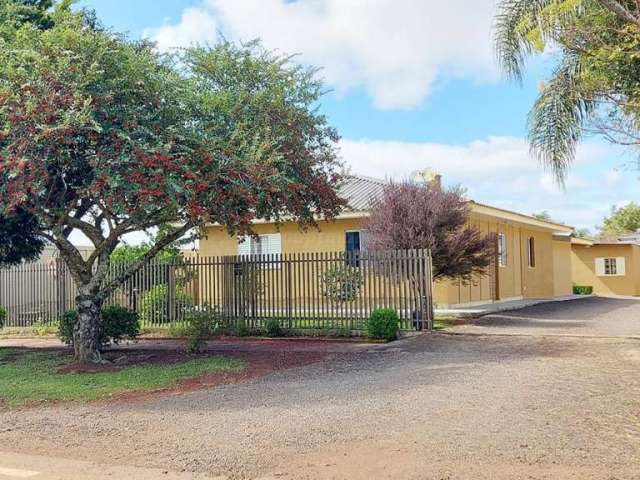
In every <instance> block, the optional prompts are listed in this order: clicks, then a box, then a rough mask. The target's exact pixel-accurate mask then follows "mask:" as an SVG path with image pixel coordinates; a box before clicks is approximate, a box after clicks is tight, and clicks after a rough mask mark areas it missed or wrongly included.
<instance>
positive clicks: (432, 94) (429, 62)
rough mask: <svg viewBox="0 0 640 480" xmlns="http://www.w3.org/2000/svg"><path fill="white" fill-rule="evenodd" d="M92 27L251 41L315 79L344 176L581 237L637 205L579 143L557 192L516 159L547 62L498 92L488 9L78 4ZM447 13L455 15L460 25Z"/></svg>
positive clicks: (633, 181) (486, 1) (617, 157)
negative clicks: (616, 208) (475, 205)
mask: <svg viewBox="0 0 640 480" xmlns="http://www.w3.org/2000/svg"><path fill="white" fill-rule="evenodd" d="M79 5H80V6H86V7H90V8H94V9H95V10H96V11H97V13H98V16H99V17H100V18H101V20H102V21H103V22H104V23H105V24H106V25H109V26H111V27H113V28H114V29H116V30H119V31H126V32H129V34H130V35H131V36H132V37H135V38H139V37H143V36H144V37H148V38H152V39H154V40H156V41H157V42H158V46H159V48H160V49H169V48H172V47H176V46H185V45H189V44H192V43H209V44H213V43H215V41H216V39H217V38H218V34H219V33H223V34H224V35H225V36H226V37H227V38H229V39H234V40H249V39H253V38H261V39H262V40H263V43H264V44H265V45H266V46H267V47H269V48H273V49H278V50H280V51H282V52H286V53H297V54H299V57H298V59H299V61H301V62H303V63H307V64H311V65H316V66H318V67H321V68H322V71H321V75H322V76H323V77H324V78H325V81H326V83H327V86H328V87H329V88H330V89H331V90H332V91H331V93H329V94H328V95H327V96H326V97H325V98H324V100H323V103H322V106H321V109H322V111H323V112H324V113H325V114H326V115H327V116H328V118H329V121H330V123H331V124H332V125H334V126H335V127H337V128H338V130H339V132H340V134H341V136H342V137H343V140H342V144H341V151H342V157H343V160H344V161H345V163H346V164H347V165H348V166H349V167H350V169H351V170H352V171H353V172H354V173H361V174H366V175H370V176H378V177H394V178H402V177H406V176H409V175H410V174H411V173H412V172H414V171H416V170H420V169H425V168H431V169H434V170H437V171H439V172H440V173H442V174H443V176H444V179H445V182H446V183H448V184H458V183H461V184H462V185H464V186H465V187H466V188H467V189H468V195H469V196H470V197H471V198H473V199H474V200H477V201H480V202H484V203H489V204H492V205H495V206H499V207H503V208H509V209H513V210H517V211H521V212H523V213H532V212H539V211H542V210H547V211H549V212H550V213H551V214H552V216H553V217H554V218H556V219H557V220H559V221H563V222H566V223H569V224H571V225H574V226H576V227H588V228H590V229H593V228H594V226H595V225H597V224H598V223H600V222H601V220H602V217H603V216H604V215H605V214H607V213H608V211H609V210H610V208H611V206H612V205H622V204H624V203H627V202H629V201H637V200H638V199H637V192H638V174H637V172H635V171H633V170H631V169H629V168H627V167H626V166H625V165H626V164H628V162H629V161H630V160H631V158H632V157H631V155H630V153H628V152H625V151H622V150H621V149H619V148H616V147H613V146H610V145H607V144H605V143H604V142H602V141H600V140H598V139H588V140H587V141H586V142H585V143H584V145H583V146H581V148H580V149H579V151H578V155H577V159H576V164H575V165H574V168H573V169H572V170H571V174H570V176H569V178H568V182H567V188H566V190H564V191H563V190H561V189H559V188H558V187H557V186H556V185H555V184H554V182H553V179H552V177H551V175H550V174H549V173H548V172H545V171H544V169H543V168H541V167H540V166H539V165H538V164H537V162H536V160H535V159H533V158H531V157H530V156H529V152H528V148H527V145H526V141H525V139H524V137H525V134H526V115H527V112H528V111H529V108H530V106H531V104H532V103H533V101H534V99H535V96H536V93H537V88H538V85H539V82H540V81H542V80H543V79H544V77H545V74H546V72H547V71H548V69H549V68H550V67H551V66H552V65H553V58H552V57H548V58H541V59H538V60H536V61H534V62H533V63H532V65H531V68H530V70H529V72H528V74H527V77H526V78H525V81H524V84H523V85H522V86H518V85H513V84H510V83H508V82H506V81H505V80H504V79H502V77H501V75H500V72H499V71H498V69H497V66H496V64H495V61H494V58H493V52H492V49H491V21H492V17H493V14H494V12H495V2H494V0H450V1H449V2H439V1H436V0H377V1H376V2H355V1H350V0H297V1H288V0H136V1H131V0H108V1H107V0H81V1H80V2H79ZM460 12H465V14H464V15H460Z"/></svg>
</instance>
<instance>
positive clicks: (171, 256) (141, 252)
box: [111, 225, 182, 264]
mask: <svg viewBox="0 0 640 480" xmlns="http://www.w3.org/2000/svg"><path fill="white" fill-rule="evenodd" d="M171 230H172V228H171V226H170V225H160V226H159V227H158V229H157V231H156V232H154V233H153V234H148V240H147V241H145V242H142V243H139V244H137V245H129V244H125V243H123V244H121V245H118V246H117V247H116V248H115V249H114V250H113V252H111V263H118V264H131V263H133V262H137V261H138V260H140V259H142V258H144V256H145V255H147V253H148V252H149V250H151V249H152V248H153V246H154V245H155V244H156V243H158V242H159V241H161V240H162V238H163V237H164V236H165V235H167V234H168V233H170V232H171ZM180 244H181V242H178V241H176V242H173V243H171V244H169V245H167V246H166V247H164V248H163V249H162V250H160V251H159V252H158V253H157V254H156V258H158V259H159V260H161V261H164V262H168V263H176V262H178V261H179V260H180V259H181V258H182V255H181V253H180Z"/></svg>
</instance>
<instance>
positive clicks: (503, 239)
mask: <svg viewBox="0 0 640 480" xmlns="http://www.w3.org/2000/svg"><path fill="white" fill-rule="evenodd" d="M507 263H508V258H507V234H506V233H498V266H500V267H506V266H507Z"/></svg>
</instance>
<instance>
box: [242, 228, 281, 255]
mask: <svg viewBox="0 0 640 480" xmlns="http://www.w3.org/2000/svg"><path fill="white" fill-rule="evenodd" d="M265 241H266V245H267V246H268V248H269V249H270V250H268V251H263V245H264V244H265ZM273 250H275V251H273ZM238 255H239V256H241V257H244V256H249V255H282V236H281V235H280V234H279V233H265V234H262V235H258V236H257V237H251V236H248V237H245V238H244V239H243V241H240V240H239V241H238Z"/></svg>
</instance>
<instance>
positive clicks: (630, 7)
mask: <svg viewBox="0 0 640 480" xmlns="http://www.w3.org/2000/svg"><path fill="white" fill-rule="evenodd" d="M616 6H617V7H618V8H616ZM623 12H626V13H628V15H626V14H624V13H623ZM495 26H496V34H495V47H496V52H497V55H498V58H499V60H500V63H501V65H502V67H503V69H504V71H505V73H506V74H507V75H508V76H509V77H511V78H513V79H516V80H518V81H520V80H521V79H522V75H523V71H524V66H525V61H526V59H527V57H529V56H530V55H532V54H539V53H541V52H543V51H544V50H545V48H546V47H548V46H549V47H552V48H553V49H554V50H555V51H556V52H557V56H556V58H558V63H557V65H556V67H555V69H554V70H553V72H552V74H551V77H550V78H549V79H548V80H547V81H546V82H545V83H544V85H543V86H542V88H541V90H540V94H539V96H538V99H537V100H536V102H535V104H534V106H533V108H532V110H531V112H530V114H529V140H530V144H531V146H532V149H533V151H534V152H535V153H536V154H537V155H538V157H539V158H540V159H541V160H542V161H543V162H544V163H545V164H546V165H547V166H549V167H551V168H552V169H553V170H554V172H555V174H556V176H557V178H558V180H560V181H561V182H562V181H563V180H564V178H565V176H566V172H567V169H568V167H569V165H570V164H571V162H572V160H573V158H574V156H575V150H576V145H577V143H578V142H579V141H580V140H581V139H582V137H583V136H584V134H585V133H588V134H591V133H596V134H601V135H602V136H603V137H604V138H605V139H607V140H608V141H611V142H613V143H619V144H623V145H637V144H638V138H640V136H639V135H638V133H639V130H638V125H639V124H638V120H639V116H638V115H639V114H640V89H639V88H638V84H639V81H640V69H639V68H638V58H639V57H638V48H639V47H640V3H638V2H622V1H619V0H612V1H606V2H605V1H601V0H501V1H500V2H499V5H498V12H497V16H496V19H495Z"/></svg>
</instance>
